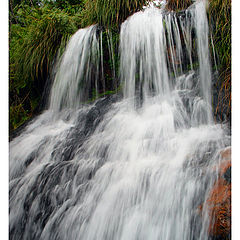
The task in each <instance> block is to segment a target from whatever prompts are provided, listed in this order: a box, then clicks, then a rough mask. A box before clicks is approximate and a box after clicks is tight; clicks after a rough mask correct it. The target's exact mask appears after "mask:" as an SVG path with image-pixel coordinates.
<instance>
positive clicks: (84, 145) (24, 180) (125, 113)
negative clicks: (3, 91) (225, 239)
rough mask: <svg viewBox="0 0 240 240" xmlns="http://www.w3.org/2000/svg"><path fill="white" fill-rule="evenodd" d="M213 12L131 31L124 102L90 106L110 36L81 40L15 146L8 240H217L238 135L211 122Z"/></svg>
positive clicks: (145, 20)
mask: <svg viewBox="0 0 240 240" xmlns="http://www.w3.org/2000/svg"><path fill="white" fill-rule="evenodd" d="M204 4H205V1H200V2H196V3H195V4H194V5H193V6H191V7H190V8H189V9H188V10H187V14H186V15H185V17H183V16H182V18H180V17H178V16H176V15H175V14H174V13H167V14H166V13H165V12H164V11H163V10H161V9H157V8H154V7H148V8H146V9H145V10H144V11H140V12H138V13H135V14H134V15H132V16H131V17H130V18H128V19H127V20H126V21H125V22H124V23H123V24H122V26H121V34H120V46H119V51H120V53H119V54H120V76H119V78H120V82H121V84H122V88H123V89H122V90H123V97H122V96H120V94H119V95H112V96H108V97H105V98H103V99H99V100H97V101H95V102H94V103H93V104H83V102H86V101H87V99H88V98H89V97H90V96H91V95H90V92H91V90H92V89H93V88H95V90H96V89H99V84H101V88H104V81H103V78H102V76H103V73H102V72H103V71H104V69H103V68H102V67H103V64H102V60H101V59H102V54H104V52H103V50H102V47H101V39H102V37H101V36H102V35H101V29H98V27H97V26H91V27H89V28H86V29H81V30H79V31H78V32H77V33H76V34H75V35H74V36H73V37H72V39H71V40H70V42H69V45H68V46H67V48H66V51H65V53H64V55H63V58H62V60H61V61H60V64H59V67H58V71H57V74H56V77H55V80H54V83H53V86H52V90H51V94H50V103H49V108H48V109H47V110H46V111H45V112H43V113H42V114H41V115H39V116H38V117H37V118H35V119H34V120H33V121H31V122H30V123H29V124H28V125H27V126H26V128H25V129H24V131H22V132H21V133H20V135H19V136H18V137H15V138H14V139H13V140H12V141H11V142H10V164H9V165H10V174H9V178H10V184H9V190H10V193H9V208H10V215H9V223H10V224H9V231H10V239H11V240H16V239H23V240H25V239H26V240H30V239H42V240H48V239H49V240H50V239H51V240H66V239H68V240H77V239H84V240H96V239H98V240H118V239H119V240H120V239H121V240H137V239H138V240H139V239H142V240H145V239H150V240H155V239H156V240H159V239H160V240H206V239H210V237H211V232H210V231H209V226H211V224H212V222H211V221H212V219H211V217H210V215H209V214H210V212H209V207H208V204H209V201H208V200H209V196H211V191H212V189H213V188H214V184H215V183H216V180H217V179H218V177H219V171H218V169H219V168H218V166H221V164H222V162H223V158H222V157H220V153H221V151H222V150H223V149H225V148H226V147H228V146H230V136H229V135H228V134H227V132H228V131H227V130H228V129H227V126H225V125H220V124H214V122H213V121H212V109H211V98H210V96H211V68H210V63H209V52H208V51H209V50H208V37H207V34H208V31H207V28H208V27H207V18H206V13H205V5H204ZM109 52H111V51H110V50H109ZM196 61H197V63H198V64H196V65H197V67H194V66H193V65H194V64H193V63H195V62H196ZM99 76H100V77H99ZM99 79H100V80H101V83H100V82H99ZM228 175H229V174H228V173H227V172H226V171H225V172H224V176H225V178H226V179H229V177H228ZM224 181H226V180H224ZM209 194H210V195H209ZM199 206H201V211H199Z"/></svg>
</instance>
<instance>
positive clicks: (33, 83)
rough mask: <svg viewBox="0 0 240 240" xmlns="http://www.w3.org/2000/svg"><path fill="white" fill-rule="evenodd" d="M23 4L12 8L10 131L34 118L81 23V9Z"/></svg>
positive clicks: (10, 35) (10, 34)
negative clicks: (56, 63)
mask: <svg viewBox="0 0 240 240" xmlns="http://www.w3.org/2000/svg"><path fill="white" fill-rule="evenodd" d="M69 9H70V8H67V9H66V10H62V9H60V8H57V7H56V6H55V5H54V4H50V3H49V4H44V5H42V6H37V7H35V6H32V5H26V4H24V3H21V4H20V5H17V6H15V7H14V8H12V11H10V33H9V46H10V51H9V57H10V58H9V67H10V71H9V96H10V99H9V104H10V130H12V129H15V128H16V127H18V126H19V125H20V124H21V123H22V122H24V121H25V120H26V119H27V118H29V117H31V116H32V114H33V112H34V110H35V108H36V107H37V104H36V103H37V102H38V100H39V99H40V96H41V94H42V92H43V88H44V85H45V81H46V79H47V77H48V76H49V74H50V72H51V68H52V63H53V61H54V59H55V58H56V56H57V54H58V52H59V49H60V50H61V48H64V47H65V44H66V42H67V41H68V39H69V38H70V36H71V35H72V34H73V33H74V32H76V31H77V30H78V28H79V27H80V26H81V21H80V19H81V16H80V13H79V12H78V10H79V8H72V9H71V10H69Z"/></svg>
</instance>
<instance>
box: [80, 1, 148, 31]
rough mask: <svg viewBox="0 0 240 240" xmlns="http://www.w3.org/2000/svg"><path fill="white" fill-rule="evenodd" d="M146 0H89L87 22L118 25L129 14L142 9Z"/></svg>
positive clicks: (86, 6)
mask: <svg viewBox="0 0 240 240" xmlns="http://www.w3.org/2000/svg"><path fill="white" fill-rule="evenodd" d="M146 2H147V1H146V0H87V1H86V5H85V11H86V18H85V19H84V20H85V24H86V25H89V24H93V23H98V24H99V25H101V26H104V27H107V28H109V27H118V26H119V25H120V24H121V23H122V22H123V21H124V20H125V19H126V18H127V17H128V16H130V15H131V14H133V13H135V12H136V11H138V10H140V9H142V7H143V6H144V4H146Z"/></svg>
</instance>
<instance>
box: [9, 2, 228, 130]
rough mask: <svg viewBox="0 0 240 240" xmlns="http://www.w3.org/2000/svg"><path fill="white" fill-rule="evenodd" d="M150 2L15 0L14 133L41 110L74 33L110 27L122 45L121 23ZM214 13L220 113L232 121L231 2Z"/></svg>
mask: <svg viewBox="0 0 240 240" xmlns="http://www.w3.org/2000/svg"><path fill="white" fill-rule="evenodd" d="M146 2H147V1H146V0H55V1H48V0H42V1H40V0H39V1H38V0H24V1H21V0H10V1H9V46H10V50H9V56H10V58H9V59H10V60H9V68H10V69H9V96H10V99H9V105H10V106H9V115H10V116H9V122H10V123H9V126H10V131H12V130H14V129H16V128H17V127H18V126H20V125H21V124H23V123H24V122H25V121H26V120H28V119H29V118H31V117H32V116H33V115H34V114H35V113H36V112H39V102H40V99H41V96H42V93H43V90H44V86H45V83H46V80H47V78H49V77H50V74H51V71H52V66H53V63H54V61H55V60H56V57H57V55H58V54H59V52H60V53H61V52H62V51H61V50H63V49H64V47H65V45H66V43H67V41H68V40H69V38H70V37H71V35H72V34H73V33H75V32H76V31H77V30H78V29H79V28H81V27H86V26H88V25H91V24H95V23H98V24H100V25H101V26H103V27H104V28H108V29H113V30H114V31H113V32H114V34H115V35H114V41H115V43H117V42H118V34H119V26H120V24H121V22H123V21H124V20H125V19H126V18H127V17H128V16H129V15H131V14H133V13H134V12H136V11H138V10H139V9H141V8H142V6H143V5H144V4H146ZM190 4H191V1H190V0H187V1H183V0H168V3H167V8H168V9H169V10H174V11H180V10H183V9H185V8H187V7H188V6H189V5H190ZM208 13H209V14H208V15H209V22H210V29H211V32H212V36H213V42H214V46H215V51H216V53H217V60H218V65H219V78H218V81H217V84H218V85H219V89H220V94H219V99H218V107H217V109H216V111H217V112H218V113H220V114H221V112H224V111H225V112H228V115H229V116H228V118H230V114H231V2H230V0H210V2H209V10H208ZM106 44H107V43H106ZM103 47H104V46H103ZM106 61H107V60H106ZM105 65H106V64H105ZM106 72H107V71H106ZM107 81H108V82H111V81H112V76H111V74H108V76H107ZM109 85H112V84H109ZM107 90H112V89H107Z"/></svg>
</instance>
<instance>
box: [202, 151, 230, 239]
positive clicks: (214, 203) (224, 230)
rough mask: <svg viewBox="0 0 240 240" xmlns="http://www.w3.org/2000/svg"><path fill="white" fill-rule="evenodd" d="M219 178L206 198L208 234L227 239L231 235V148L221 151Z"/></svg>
mask: <svg viewBox="0 0 240 240" xmlns="http://www.w3.org/2000/svg"><path fill="white" fill-rule="evenodd" d="M220 154H221V157H222V163H221V164H220V167H219V178H218V180H217V181H216V182H215V184H214V186H213V188H212V190H211V191H210V193H209V197H208V199H207V205H208V208H209V217H210V225H209V235H210V236H211V237H214V238H215V239H229V236H230V235H231V148H228V149H226V150H224V151H222V152H221V153H220Z"/></svg>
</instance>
